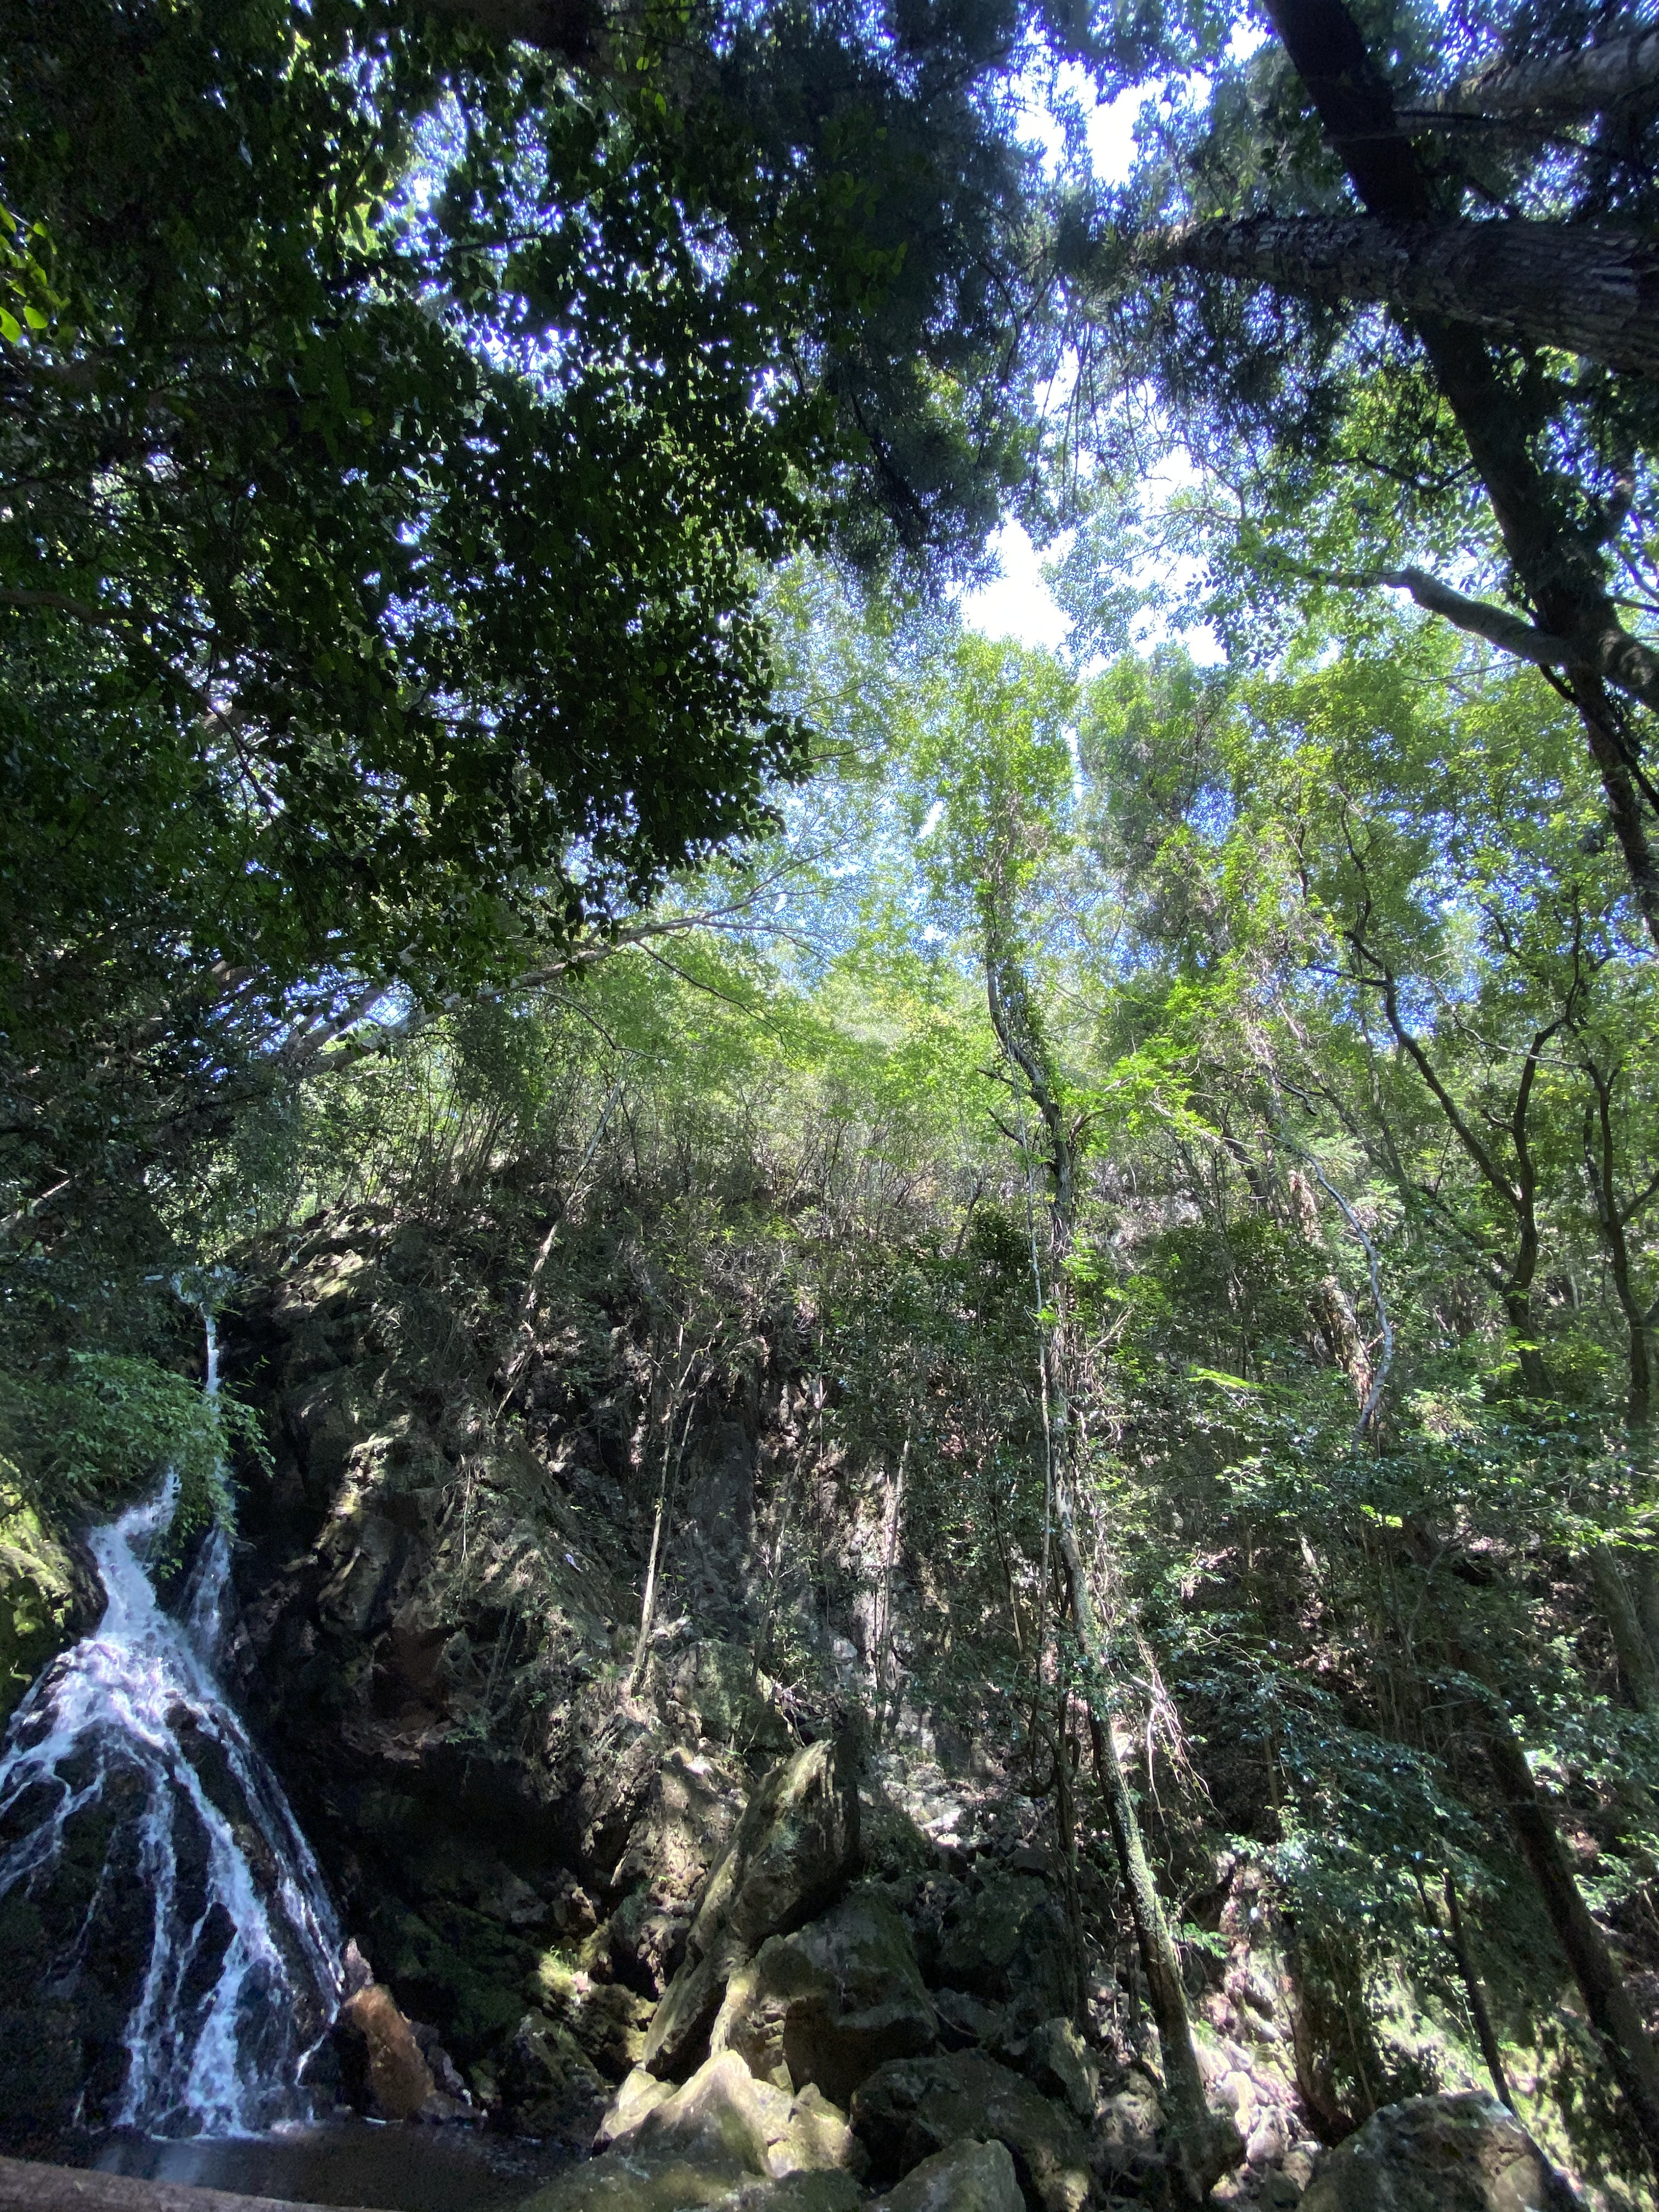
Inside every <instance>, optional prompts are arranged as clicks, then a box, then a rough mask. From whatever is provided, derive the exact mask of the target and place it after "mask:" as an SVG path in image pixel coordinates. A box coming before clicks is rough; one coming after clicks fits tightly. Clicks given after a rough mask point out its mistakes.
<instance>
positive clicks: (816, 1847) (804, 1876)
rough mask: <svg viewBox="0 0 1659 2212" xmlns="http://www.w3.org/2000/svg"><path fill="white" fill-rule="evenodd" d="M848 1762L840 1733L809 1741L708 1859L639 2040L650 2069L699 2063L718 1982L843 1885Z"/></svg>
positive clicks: (850, 1786)
mask: <svg viewBox="0 0 1659 2212" xmlns="http://www.w3.org/2000/svg"><path fill="white" fill-rule="evenodd" d="M855 1765H856V1762H855V1759H854V1754H853V1751H852V1747H851V1746H850V1744H848V1742H847V1741H845V1739H843V1740H842V1741H840V1742H838V1743H834V1744H831V1743H815V1744H809V1745H808V1746H807V1747H806V1748H805V1750H804V1751H799V1752H797V1753H795V1755H794V1756H793V1758H792V1759H784V1760H782V1761H781V1762H780V1764H779V1765H776V1766H775V1767H774V1768H773V1770H772V1771H771V1772H770V1773H769V1775H768V1776H767V1777H766V1778H765V1780H764V1781H763V1783H762V1784H760V1786H759V1787H758V1789H757V1790H756V1791H755V1794H754V1796H752V1797H751V1798H750V1801H749V1804H748V1807H747V1808H746V1810H745V1811H744V1816H743V1818H742V1820H740V1821H739V1822H738V1829H737V1832H736V1834H735V1835H734V1836H733V1837H732V1841H731V1842H730V1844H728V1845H727V1846H726V1850H725V1851H724V1852H723V1853H722V1854H721V1856H720V1859H719V1860H718V1861H717V1862H716V1863H715V1865H714V1869H713V1871H712V1872H711V1873H710V1875H709V1877H708V1882H707V1884H706V1885H705V1887H704V1889H703V1893H702V1902H701V1903H700V1904H699V1905H698V1907H697V1912H696V1918H695V1919H694V1920H693V1921H692V1923H691V1927H690V1932H689V1934H688V1936H687V1937H686V1957H685V1962H684V1965H683V1966H681V1968H680V1970H679V1972H678V1973H677V1974H676V1975H675V1977H674V1979H673V1980H672V1982H671V1984H669V1987H668V1992H667V1994H666V1996H665V1997H664V1998H663V2001H662V2002H661V2003H660V2004H659V2006H658V2008H657V2011H656V2015H655V2017H654V2018H653V2021H652V2023H651V2027H650V2031H649V2033H648V2034H647V2038H646V2043H645V2051H644V2061H645V2063H646V2065H647V2066H648V2067H649V2068H650V2069H651V2071H652V2072H653V2074H659V2075H665V2076H667V2077H669V2078H670V2079H674V2080H681V2079H684V2077H685V2076H686V2075H689V2074H690V2073H691V2072H692V2071H693V2070H695V2069H696V2067H697V2066H698V2065H699V2064H701V2063H702V2059H703V2057H705V2056H706V2055H707V2053H708V2039H709V2033H710V2031H711V2030H712V2028H713V2027H714V2021H715V2019H716V2017H717V2016H718V2015H719V2012H720V2004H721V2001H722V2000H723V1998H724V1997H725V1995H726V1984H727V1983H728V1982H729V1981H730V1979H731V1978H732V1974H733V1973H734V1972H737V1970H738V1968H739V1967H741V1966H746V1965H747V1964H748V1962H749V1961H750V1960H751V1959H752V1958H753V1957H754V1955H755V1954H756V1953H757V1951H758V1950H759V1949H760V1948H761V1946H762V1944H763V1943H764V1942H765V1941H766V1939H767V1937H768V1936H776V1935H786V1934H788V1933H789V1932H791V1931H792V1930H793V1929H797V1928H799V1926H800V1925H801V1924H802V1923H803V1922H805V1921H807V1920H810V1919H811V1917H812V1916H813V1914H814V1913H817V1912H820V1911H823V1907H824V1906H825V1905H828V1904H829V1903H830V1902H831V1900H832V1899H834V1898H835V1897H836V1894H837V1893H838V1892H839V1891H841V1890H842V1889H843V1888H844V1887H846V1885H847V1883H848V1881H849V1880H850V1879H851V1877H852V1875H853V1874H854V1871H855V1870H856V1868H857V1864H858V1855H859V1794H858V1782H857V1777H856V1772H855Z"/></svg>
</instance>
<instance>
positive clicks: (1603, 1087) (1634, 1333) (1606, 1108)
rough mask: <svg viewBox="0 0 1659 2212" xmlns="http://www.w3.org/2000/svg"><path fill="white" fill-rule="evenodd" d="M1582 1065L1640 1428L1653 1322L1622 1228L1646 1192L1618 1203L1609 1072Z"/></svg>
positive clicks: (1604, 1228) (1628, 1414)
mask: <svg viewBox="0 0 1659 2212" xmlns="http://www.w3.org/2000/svg"><path fill="white" fill-rule="evenodd" d="M1583 1070H1584V1073H1585V1074H1586V1075H1587V1076H1588V1077H1589V1082H1590V1088H1591V1090H1592V1091H1594V1092H1595V1106H1594V1108H1593V1109H1586V1112H1585V1115H1584V1164H1585V1166H1586V1167H1587V1168H1588V1169H1589V1179H1590V1188H1591V1189H1592V1190H1593V1191H1594V1192H1595V1218H1596V1225H1597V1226H1598V1227H1599V1228H1600V1230H1601V1243H1602V1246H1603V1249H1605V1250H1606V1253H1607V1272H1608V1273H1609V1274H1611V1276H1612V1277H1613V1293H1614V1295H1615V1297H1617V1298H1618V1300H1619V1310H1620V1312H1621V1313H1622V1314H1623V1315H1624V1316H1625V1332H1626V1340H1627V1373H1628V1387H1627V1389H1626V1397H1625V1419H1626V1422H1627V1423H1628V1424H1629V1425H1630V1426H1631V1427H1632V1428H1633V1429H1639V1428H1643V1427H1644V1426H1645V1425H1646V1424H1647V1420H1648V1417H1649V1414H1650V1412H1651V1409H1652V1402H1653V1353H1652V1347H1651V1345H1650V1341H1649V1340H1650V1335H1651V1332H1652V1322H1651V1319H1650V1316H1649V1314H1648V1310H1647V1309H1646V1307H1645V1306H1644V1304H1642V1301H1641V1299H1640V1298H1639V1297H1638V1296H1637V1294H1636V1285H1635V1281H1634V1279H1633V1278H1632V1273H1631V1264H1630V1239H1629V1237H1627V1236H1626V1230H1627V1229H1628V1228H1629V1226H1630V1225H1631V1222H1632V1219H1633V1218H1634V1217H1635V1215H1636V1214H1637V1213H1638V1212H1640V1211H1641V1208H1642V1206H1644V1204H1645V1203H1646V1195H1644V1196H1643V1197H1642V1198H1639V1199H1638V1200H1635V1201H1634V1202H1632V1205H1631V1206H1629V1207H1625V1206H1620V1203H1619V1184H1618V1180H1617V1176H1616V1172H1615V1171H1616V1168H1617V1164H1618V1147H1617V1146H1616V1144H1615V1142H1614V1139H1613V1075H1610V1074H1607V1073H1604V1072H1603V1071H1602V1070H1601V1068H1600V1067H1598V1066H1596V1064H1595V1061H1594V1060H1585V1061H1584V1062H1583ZM1648 1195H1650V1194H1648Z"/></svg>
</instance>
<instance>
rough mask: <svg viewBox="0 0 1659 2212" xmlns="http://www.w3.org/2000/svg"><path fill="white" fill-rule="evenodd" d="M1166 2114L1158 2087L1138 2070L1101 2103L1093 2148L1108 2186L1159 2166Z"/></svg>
mask: <svg viewBox="0 0 1659 2212" xmlns="http://www.w3.org/2000/svg"><path fill="white" fill-rule="evenodd" d="M1163 2126H1164V2110H1163V2106H1161V2104H1160V2103H1159V2101H1158V2085H1157V2083H1156V2082H1155V2081H1153V2079H1152V2075H1150V2074H1148V2073H1146V2071H1144V2069H1141V2068H1140V2067H1139V2066H1131V2067H1130V2068H1129V2069H1128V2070H1127V2073H1125V2074H1124V2075H1122V2076H1121V2078H1120V2079H1119V2081H1117V2082H1116V2083H1115V2086H1114V2087H1113V2088H1112V2089H1111V2091H1110V2092H1109V2094H1108V2095H1106V2096H1104V2097H1103V2098H1102V2099H1101V2100H1100V2103H1099V2106H1098V2108H1097V2117H1096V2120H1095V2127H1094V2134H1093V2137H1092V2139H1091V2140H1092V2147H1093V2151H1094V2160H1095V2166H1096V2168H1097V2171H1098V2172H1100V2173H1101V2174H1102V2175H1103V2177H1104V2178H1105V2179H1106V2180H1107V2181H1108V2182H1109V2183H1115V2182H1119V2181H1132V2180H1133V2179H1134V2177H1136V2176H1137V2175H1139V2174H1143V2173H1146V2172H1150V2171H1151V2170H1152V2167H1153V2166H1156V2164H1157V2163H1158V2136H1159V2134H1160V2133H1161V2131H1162V2130H1163Z"/></svg>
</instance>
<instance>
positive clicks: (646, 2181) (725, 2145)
mask: <svg viewBox="0 0 1659 2212" xmlns="http://www.w3.org/2000/svg"><path fill="white" fill-rule="evenodd" d="M599 2141H601V2142H605V2143H608V2144H609V2146H610V2148H608V2149H606V2150H605V2151H604V2152H603V2153H602V2154H600V2155H599V2157H597V2158H594V2159H590V2160H587V2161H586V2163H585V2164H583V2165H581V2166H573V2167H572V2168H571V2169H570V2171H569V2172H568V2173H563V2174H561V2175H560V2176H559V2178H558V2179H557V2180H556V2181H555V2182H554V2183H553V2184H552V2185H551V2186H550V2188H547V2189H544V2190H542V2191H540V2192H539V2193H538V2195H537V2196H535V2197H532V2199H531V2200H530V2203H528V2204H527V2205H526V2206H525V2207H524V2209H523V2212H682V2208H690V2207H701V2206H706V2205H716V2204H719V2205H725V2204H739V2205H741V2206H744V2207H745V2208H748V2207H754V2208H760V2207H766V2208H768V2212H782V2209H783V2208H786V2207H787V2208H791V2212H847V2208H850V2207H851V2206H853V2205H854V2204H856V2203H858V2201H859V2192H858V2188H857V2185H856V2183H855V2181H854V2179H853V2175H852V2173H851V2172H849V2171H848V2170H847V2166H846V2161H848V2160H849V2159H850V2160H853V2161H854V2163H855V2164H856V2163H860V2162H861V2160H860V2154H859V2152H858V2148H857V2146H856V2144H855V2143H854V2139H853V2137H852V2136H851V2134H850V2132H849V2130H848V2127H847V2124H846V2120H845V2118H844V2117H843V2116H842V2114H840V2113H838V2112H835V2110H834V2108H833V2107H832V2106H829V2105H828V2104H826V2103H825V2101H824V2100H823V2098H822V2097H820V2096H818V2095H817V2092H816V2091H813V2090H808V2091H807V2092H806V2093H805V2097H797V2098H793V2099H792V2098H790V2097H788V2096H786V2095H785V2094H784V2093H782V2092H781V2091H780V2090H777V2089H775V2088H773V2087H770V2086H769V2084H768V2083H765V2082H763V2081H756V2079H755V2077H754V2075H752V2074H750V2071H749V2069H748V2068H747V2067H746V2066H745V2065H744V2063H743V2061H742V2059H740V2058H739V2057H738V2055H737V2053H736V2052H735V2051H725V2052H723V2053H722V2054H721V2055H720V2057H716V2058H711V2059H709V2060H708V2062H707V2063H705V2064H704V2065H702V2067H700V2068H699V2069H698V2070H697V2072H696V2074H694V2075H692V2077H691V2079H690V2081H685V2082H683V2083H682V2084H681V2085H680V2087H678V2088H669V2087H666V2086H665V2084H663V2083H660V2082H659V2081H656V2080H655V2077H654V2076H653V2075H647V2073H646V2072H645V2069H643V2068H641V2069H636V2071H635V2073H634V2074H633V2075H630V2076H629V2080H628V2081H626V2082H625V2083H624V2084H623V2087H622V2090H621V2091H620V2092H619V2093H618V2094H617V2097H616V2099H615V2100H613V2101H612V2104H611V2109H610V2111H609V2112H607V2113H606V2115H605V2120H604V2122H603V2124H602V2125H601V2127H600V2130H599ZM785 2183H789V2184H791V2186H790V2187H789V2188H787V2189H786V2188H783V2187H782V2185H783V2184H785Z"/></svg>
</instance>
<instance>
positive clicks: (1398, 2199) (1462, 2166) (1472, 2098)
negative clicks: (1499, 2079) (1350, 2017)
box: [1302, 2090, 1583, 2212]
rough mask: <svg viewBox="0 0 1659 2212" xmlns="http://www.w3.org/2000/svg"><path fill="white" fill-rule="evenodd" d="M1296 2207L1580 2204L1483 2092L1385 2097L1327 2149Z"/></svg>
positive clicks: (1560, 2209) (1359, 2211)
mask: <svg viewBox="0 0 1659 2212" xmlns="http://www.w3.org/2000/svg"><path fill="white" fill-rule="evenodd" d="M1302 2212H1583V2207H1582V2205H1581V2203H1580V2200H1579V2198H1578V2196H1577V2192H1576V2191H1574V2190H1573V2189H1571V2187H1570V2186H1569V2185H1568V2184H1567V2183H1566V2182H1565V2180H1564V2179H1562V2177H1561V2176H1560V2175H1559V2173H1558V2172H1556V2171H1555V2169H1554V2167H1553V2166H1551V2164H1550V2162H1549V2160H1547V2158H1546V2157H1545V2156H1544V2154H1543V2152H1542V2151H1541V2150H1540V2149H1539V2148H1538V2146H1537V2144H1536V2143H1535V2142H1534V2141H1533V2139H1532V2137H1531V2136H1529V2135H1528V2133H1527V2131H1526V2130H1525V2129H1524V2128H1523V2127H1522V2124H1521V2123H1520V2122H1519V2120H1517V2119H1516V2117H1515V2115H1514V2113H1513V2112H1509V2111H1507V2110H1506V2109H1505V2108H1504V2106H1502V2105H1500V2104H1499V2103H1498V2100H1497V2099H1496V2098H1495V2097H1493V2096H1491V2095H1489V2094H1487V2093H1486V2091H1484V2090H1471V2091H1468V2092H1467V2093H1465V2094H1463V2095H1461V2096H1440V2097H1411V2098H1408V2099H1407V2100H1406V2102H1405V2103H1403V2104H1400V2105H1385V2106H1383V2110H1382V2111H1381V2112H1373V2113H1372V2115H1371V2117H1370V2119H1368V2120H1367V2121H1366V2123H1365V2124H1364V2127H1363V2128H1360V2129H1359V2130H1358V2131H1357V2132H1356V2133H1355V2134H1353V2135H1352V2136H1349V2137H1348V2140H1347V2141H1346V2142H1345V2143H1343V2144H1342V2145H1341V2146H1340V2148H1339V2149H1337V2150H1335V2151H1334V2152H1333V2153H1332V2154H1331V2155H1330V2157H1329V2158H1328V2160H1326V2162H1325V2164H1324V2165H1323V2166H1322V2168H1321V2170H1320V2172H1318V2173H1317V2174H1316V2176H1315V2178H1314V2180H1313V2183H1312V2185H1311V2186H1310V2188H1309V2190H1308V2191H1307V2194H1306V2195H1305V2196H1304V2197H1303V2199H1302Z"/></svg>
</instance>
